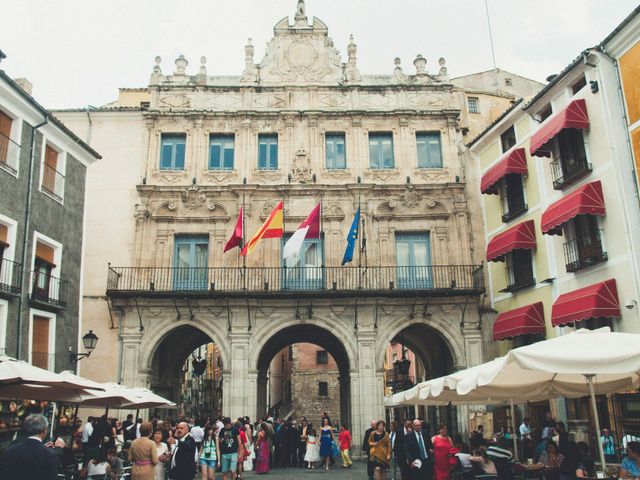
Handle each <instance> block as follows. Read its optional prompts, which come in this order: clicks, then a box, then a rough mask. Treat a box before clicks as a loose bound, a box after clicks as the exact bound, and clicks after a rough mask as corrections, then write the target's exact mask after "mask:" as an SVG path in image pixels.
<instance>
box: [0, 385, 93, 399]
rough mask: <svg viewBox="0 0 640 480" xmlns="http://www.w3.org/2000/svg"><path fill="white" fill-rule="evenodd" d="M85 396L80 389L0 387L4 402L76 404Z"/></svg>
mask: <svg viewBox="0 0 640 480" xmlns="http://www.w3.org/2000/svg"><path fill="white" fill-rule="evenodd" d="M83 395H86V391H85V390H83V389H81V388H69V387H67V386H60V385H32V384H28V383H21V384H14V385H6V386H0V398H1V399H5V400H11V399H18V398H26V399H31V400H49V401H53V402H65V403H78V402H81V401H82V399H83Z"/></svg>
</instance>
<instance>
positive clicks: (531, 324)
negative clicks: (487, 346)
mask: <svg viewBox="0 0 640 480" xmlns="http://www.w3.org/2000/svg"><path fill="white" fill-rule="evenodd" d="M544 333H545V326H544V308H543V306H542V302H538V303H532V304H531V305H526V306H524V307H520V308H516V309H514V310H509V311H508V312H502V313H501V314H500V315H498V317H497V318H496V321H495V323H494V324H493V339H494V340H504V339H506V338H512V337H517V336H518V335H531V334H534V335H535V334H538V335H539V334H542V335H544Z"/></svg>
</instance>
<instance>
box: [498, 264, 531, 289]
mask: <svg viewBox="0 0 640 480" xmlns="http://www.w3.org/2000/svg"><path fill="white" fill-rule="evenodd" d="M535 284H536V279H535V277H534V276H533V271H532V269H531V265H529V266H528V268H523V267H522V266H520V265H515V266H513V265H512V266H509V267H507V287H506V288H505V291H507V292H515V291H516V290H520V289H522V288H527V287H532V286H534V285H535Z"/></svg>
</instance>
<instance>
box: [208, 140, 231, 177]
mask: <svg viewBox="0 0 640 480" xmlns="http://www.w3.org/2000/svg"><path fill="white" fill-rule="evenodd" d="M234 143H235V137H234V135H210V136H209V170H233V157H234Z"/></svg>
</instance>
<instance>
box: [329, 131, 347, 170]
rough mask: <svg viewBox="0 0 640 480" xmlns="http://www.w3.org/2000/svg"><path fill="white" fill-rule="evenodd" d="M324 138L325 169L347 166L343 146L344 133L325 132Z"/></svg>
mask: <svg viewBox="0 0 640 480" xmlns="http://www.w3.org/2000/svg"><path fill="white" fill-rule="evenodd" d="M324 138H325V152H326V153H325V155H326V159H327V170H339V169H345V168H347V159H346V156H345V148H344V133H327V134H326V135H325V137H324Z"/></svg>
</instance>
